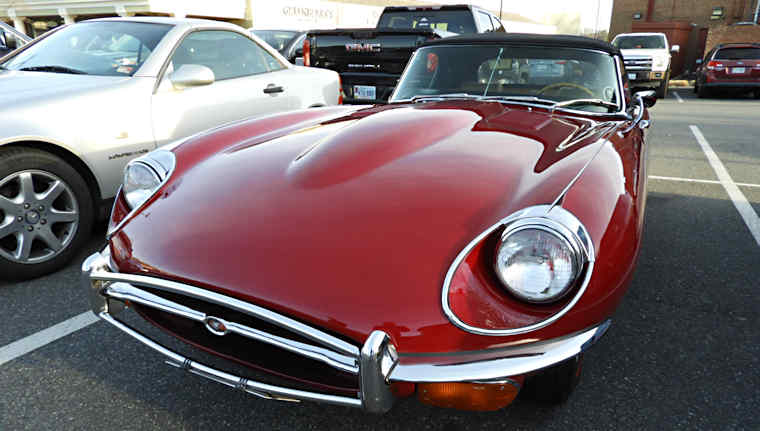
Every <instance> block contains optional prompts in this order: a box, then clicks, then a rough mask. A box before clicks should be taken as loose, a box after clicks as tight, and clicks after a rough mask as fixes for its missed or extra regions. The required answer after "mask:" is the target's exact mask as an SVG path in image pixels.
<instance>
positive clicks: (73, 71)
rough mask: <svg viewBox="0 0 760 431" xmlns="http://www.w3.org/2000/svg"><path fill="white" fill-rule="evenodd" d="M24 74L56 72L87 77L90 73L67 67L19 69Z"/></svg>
mask: <svg viewBox="0 0 760 431" xmlns="http://www.w3.org/2000/svg"><path fill="white" fill-rule="evenodd" d="M19 70H20V71H22V72H54V73H71V74H74V75H87V74H88V73H87V72H85V71H82V70H78V69H72V68H70V67H66V66H55V65H50V66H29V67H22V68H21V69H19Z"/></svg>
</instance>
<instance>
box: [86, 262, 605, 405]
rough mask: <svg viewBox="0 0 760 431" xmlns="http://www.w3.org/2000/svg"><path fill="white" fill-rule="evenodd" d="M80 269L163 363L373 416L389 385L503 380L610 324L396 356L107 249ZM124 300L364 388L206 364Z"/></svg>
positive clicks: (388, 395)
mask: <svg viewBox="0 0 760 431" xmlns="http://www.w3.org/2000/svg"><path fill="white" fill-rule="evenodd" d="M82 272H83V274H82V284H83V287H84V288H85V289H86V290H87V292H88V295H89V298H90V303H91V306H92V310H93V312H94V313H95V314H96V315H97V316H99V317H100V318H101V319H103V320H105V321H106V322H108V323H110V324H111V325H113V326H115V327H117V328H119V329H120V330H122V331H124V332H125V333H127V334H128V335H130V336H132V337H134V338H135V339H137V340H138V341H140V342H142V343H143V344H145V345H146V346H148V347H150V348H151V349H153V350H155V351H157V352H158V353H161V354H163V355H164V356H166V357H167V358H168V359H167V361H166V362H167V363H168V364H169V365H172V366H175V367H178V368H181V369H184V370H186V371H189V372H191V373H193V374H196V375H199V376H202V377H206V378H208V379H210V380H214V381H216V382H219V383H222V384H224V385H227V386H230V387H233V388H237V389H240V390H243V391H245V392H247V393H250V394H253V395H256V396H259V397H262V398H267V399H275V400H281V401H301V400H307V401H320V402H326V403H331V404H338V405H343V406H351V407H359V408H362V409H364V410H365V411H368V412H373V413H384V412H386V411H388V410H389V409H390V408H391V407H392V406H393V402H394V400H395V397H394V395H393V394H392V392H391V389H390V383H392V382H411V383H423V382H427V383H433V382H479V383H487V382H489V381H492V382H498V381H503V380H505V379H508V378H509V377H510V376H517V375H522V374H526V373H530V372H533V371H536V370H540V369H542V368H546V367H548V366H551V365H553V364H556V363H558V362H561V361H563V360H565V359H568V358H570V357H573V356H575V355H577V354H578V353H580V352H583V351H584V350H586V349H587V348H588V347H589V346H591V344H593V343H594V342H595V341H596V340H598V339H599V338H600V337H601V336H602V335H603V334H604V332H605V331H606V330H607V328H608V327H609V325H610V321H609V320H607V321H605V322H603V323H602V324H601V325H599V326H596V327H594V328H591V329H587V330H584V331H581V332H578V333H575V334H572V335H569V336H566V337H563V338H558V339H553V340H550V341H545V342H534V343H528V344H523V345H519V346H512V347H505V348H500V349H489V350H482V351H475V352H457V353H443V354H438V353H432V354H408V355H404V354H401V355H399V354H398V353H397V352H396V348H395V346H394V345H393V344H392V342H391V340H390V337H389V336H388V335H387V334H386V333H384V332H382V331H373V332H372V333H371V334H370V335H369V337H368V338H367V339H366V340H365V342H364V345H363V346H362V347H361V348H359V347H357V346H354V345H353V344H350V343H347V342H345V341H343V340H341V339H339V338H336V337H334V336H332V335H330V334H327V333H325V332H323V331H320V330H318V329H316V328H313V327H310V326H308V325H305V324H303V323H301V322H299V321H296V320H293V319H291V318H289V317H287V316H283V315H281V314H278V313H275V312H273V311H270V310H267V309H265V308H261V307H258V306H256V305H253V304H249V303H246V302H243V301H240V300H237V299H235V298H231V297H228V296H225V295H221V294H218V293H215V292H211V291H208V290H205V289H200V288H197V287H194V286H190V285H186V284H182V283H177V282H173V281H168V280H163V279H158V278H153V277H147V276H142V275H132V274H121V273H118V272H113V271H112V270H111V266H110V256H109V254H108V249H107V248H106V249H105V250H104V251H103V252H101V253H95V254H93V255H91V256H90V257H88V258H87V259H86V260H85V261H84V263H83V264H82ZM141 287H142V288H141ZM144 288H151V289H157V290H160V291H164V292H169V293H174V294H180V295H185V296H187V297H192V298H195V299H199V300H203V301H206V302H209V303H213V304H217V305H221V306H224V307H227V308H229V309H231V310H234V311H237V312H241V313H245V314H248V315H250V316H253V317H255V318H258V319H261V320H263V321H266V322H267V323H270V324H274V325H277V326H279V327H281V328H284V329H286V330H288V331H290V332H292V333H294V334H297V335H299V336H301V337H305V338H306V339H308V340H310V341H313V342H314V344H310V343H304V342H299V341H295V340H291V339H288V338H285V337H282V336H278V335H275V334H269V333H267V332H264V331H262V330H259V329H256V328H251V327H248V326H245V325H242V324H239V323H236V322H228V321H226V320H223V319H221V318H218V317H214V316H208V315H206V314H205V313H203V312H201V311H198V310H194V309H191V308H189V307H186V306H184V305H182V304H178V303H176V302H173V301H170V300H167V299H165V298H164V297H161V296H158V295H155V294H153V293H151V292H149V291H147V290H145V289H144ZM125 301H129V302H131V303H136V304H140V305H141V306H145V307H151V308H154V309H156V310H160V311H162V312H165V313H170V314H173V315H176V316H180V317H183V318H187V319H190V320H194V321H197V322H200V323H203V324H205V325H206V327H207V329H208V330H209V331H211V332H212V333H215V334H216V335H220V336H221V335H225V334H226V333H234V334H236V335H239V336H242V337H246V338H250V339H252V340H255V341H258V342H263V343H267V344H270V345H272V346H275V347H278V348H280V349H283V350H286V351H288V352H290V353H294V354H298V355H301V356H304V357H307V358H309V359H312V360H315V361H319V362H322V363H323V364H326V365H328V366H331V367H333V368H335V369H337V370H340V371H342V372H346V373H350V374H355V375H357V379H358V382H359V388H360V390H359V391H358V393H357V394H356V397H347V396H337V395H330V394H323V393H318V392H308V391H303V390H297V389H290V388H286V387H281V386H274V385H270V384H265V383H260V382H255V381H252V380H249V379H246V378H244V377H240V376H235V375H232V374H229V373H227V372H224V371H220V370H217V369H215V368H211V367H208V366H206V365H203V364H201V363H199V362H196V361H194V360H192V359H189V358H186V357H184V356H182V355H180V354H178V353H176V352H174V351H172V350H170V349H168V348H166V347H164V346H162V345H161V344H159V343H157V342H155V341H153V340H151V339H150V338H148V337H146V336H145V335H143V334H142V333H140V332H139V331H138V330H136V329H134V328H132V327H130V326H129V325H127V324H126V323H124V322H122V321H121V320H118V319H116V318H115V317H114V316H115V315H116V314H118V313H119V312H121V311H122V310H123V309H124V308H125V306H124V303H125ZM219 328H222V329H219ZM215 331H216V332H215Z"/></svg>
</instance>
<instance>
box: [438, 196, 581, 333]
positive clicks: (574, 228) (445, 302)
mask: <svg viewBox="0 0 760 431" xmlns="http://www.w3.org/2000/svg"><path fill="white" fill-rule="evenodd" d="M522 219H529V220H530V221H531V222H532V223H534V224H540V223H541V221H542V220H549V221H552V222H553V223H559V224H560V225H562V226H564V227H565V229H567V232H569V233H570V235H571V238H569V239H571V240H572V241H575V242H576V243H578V244H579V245H581V246H582V247H583V249H584V250H583V251H584V252H585V258H586V263H587V266H586V268H585V270H584V275H583V280H582V281H581V285H580V287H579V288H578V292H577V293H576V294H575V296H574V297H573V299H571V300H570V302H568V303H567V305H565V306H564V307H563V308H562V309H561V310H560V311H558V312H557V313H555V314H553V315H551V316H550V317H548V318H547V319H545V320H542V321H540V322H537V323H534V324H532V325H527V326H522V327H519V328H511V329H485V328H479V327H477V326H472V325H469V324H467V323H465V322H463V321H462V320H461V319H460V318H459V317H458V316H457V315H456V314H455V313H454V311H453V310H452V309H451V306H450V304H449V287H450V285H451V280H452V279H453V278H454V274H455V273H456V271H457V269H458V268H459V265H460V264H461V263H462V261H463V260H464V259H465V258H466V257H467V255H468V254H469V253H470V251H471V250H472V249H473V248H474V247H475V246H476V245H477V244H478V243H480V242H481V241H482V240H483V239H484V238H485V237H486V236H488V235H490V234H491V233H492V232H493V231H495V230H496V229H498V228H499V227H501V226H509V225H511V224H512V223H514V222H517V221H519V220H522ZM545 225H546V226H547V227H549V228H550V229H551V228H552V224H549V223H545ZM595 259H596V258H595V255H594V244H593V242H592V241H591V237H590V236H589V233H588V231H587V230H586V228H585V227H584V226H583V224H582V223H581V222H580V221H579V220H578V219H577V218H576V217H575V216H574V215H572V214H571V213H570V212H568V211H567V210H565V209H563V208H562V207H559V206H553V205H536V206H532V207H528V208H525V209H523V210H521V211H518V212H516V213H514V214H512V215H510V216H508V217H506V218H504V219H502V220H500V221H499V222H498V223H496V224H494V225H492V226H491V227H489V228H488V229H486V230H485V231H483V232H482V233H481V234H480V235H478V236H476V237H475V239H473V240H472V241H470V243H469V244H467V246H465V248H464V249H463V250H462V251H460V252H459V254H458V255H457V257H456V258H455V259H454V261H453V262H452V264H451V266H450V267H449V270H448V271H447V272H446V278H445V279H444V281H443V289H442V290H441V305H442V307H443V313H444V314H445V315H446V317H447V318H448V319H449V321H451V323H453V324H454V325H455V326H457V327H458V328H459V329H462V330H463V331H466V332H470V333H473V334H478V335H491V336H505V335H517V334H524V333H526V332H530V331H535V330H537V329H541V328H543V327H546V326H548V325H550V324H552V323H554V322H556V321H557V320H558V319H559V318H560V317H562V316H564V315H565V314H567V312H568V311H570V309H571V308H573V307H574V306H575V304H576V303H577V302H578V300H580V298H581V296H583V293H584V292H585V291H586V288H587V287H588V284H589V281H591V274H592V273H593V272H594V261H595Z"/></svg>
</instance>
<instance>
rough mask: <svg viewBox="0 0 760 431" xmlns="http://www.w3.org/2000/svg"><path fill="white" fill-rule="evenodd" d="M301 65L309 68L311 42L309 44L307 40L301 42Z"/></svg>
mask: <svg viewBox="0 0 760 431" xmlns="http://www.w3.org/2000/svg"><path fill="white" fill-rule="evenodd" d="M303 65H304V66H311V42H309V38H306V39H304V40H303Z"/></svg>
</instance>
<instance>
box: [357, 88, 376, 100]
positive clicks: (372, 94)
mask: <svg viewBox="0 0 760 431" xmlns="http://www.w3.org/2000/svg"><path fill="white" fill-rule="evenodd" d="M354 98H355V99H369V100H374V99H377V89H376V88H375V86H374V85H354Z"/></svg>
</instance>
